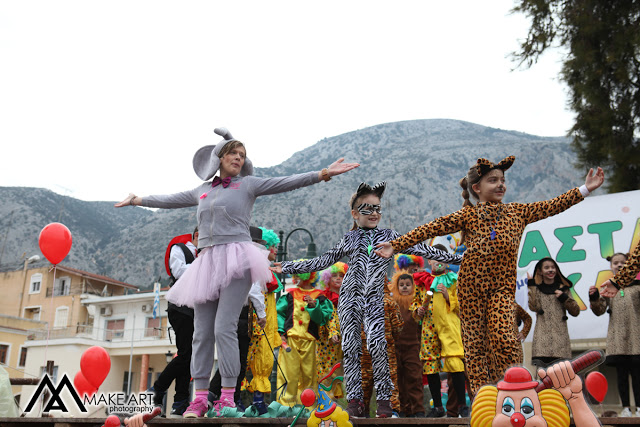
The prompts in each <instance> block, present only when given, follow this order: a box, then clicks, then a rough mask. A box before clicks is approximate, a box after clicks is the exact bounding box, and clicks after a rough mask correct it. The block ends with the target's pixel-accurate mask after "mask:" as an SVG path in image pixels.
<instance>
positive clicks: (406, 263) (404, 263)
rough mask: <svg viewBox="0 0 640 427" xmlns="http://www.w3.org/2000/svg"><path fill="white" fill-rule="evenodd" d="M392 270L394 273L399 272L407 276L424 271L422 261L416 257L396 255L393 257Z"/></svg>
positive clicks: (419, 257)
mask: <svg viewBox="0 0 640 427" xmlns="http://www.w3.org/2000/svg"><path fill="white" fill-rule="evenodd" d="M393 269H394V270H395V272H396V273H397V272H399V271H404V272H406V273H409V274H413V273H417V272H418V271H422V269H424V259H423V258H422V257H421V256H418V255H409V254H396V255H394V256H393Z"/></svg>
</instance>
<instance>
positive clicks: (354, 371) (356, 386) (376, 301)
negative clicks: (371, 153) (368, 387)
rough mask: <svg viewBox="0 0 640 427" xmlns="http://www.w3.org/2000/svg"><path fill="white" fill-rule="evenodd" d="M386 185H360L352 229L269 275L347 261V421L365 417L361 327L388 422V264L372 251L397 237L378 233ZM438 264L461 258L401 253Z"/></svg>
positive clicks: (343, 324) (422, 251) (422, 250)
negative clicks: (326, 246)
mask: <svg viewBox="0 0 640 427" xmlns="http://www.w3.org/2000/svg"><path fill="white" fill-rule="evenodd" d="M385 187H386V183H384V182H382V183H380V184H377V185H376V186H374V187H371V186H369V185H367V184H365V183H362V184H360V186H359V187H358V190H357V191H356V193H355V194H354V195H353V196H352V197H351V201H350V205H349V206H350V207H351V216H352V217H353V219H354V226H353V228H352V229H351V231H349V232H347V233H346V234H345V235H344V236H343V237H342V240H340V242H339V243H338V244H337V245H336V246H334V247H333V248H332V249H330V250H329V251H328V252H326V253H324V254H323V255H321V256H319V257H317V258H314V259H311V260H308V261H303V262H287V261H285V262H283V263H282V264H281V265H278V264H277V263H276V267H274V271H276V272H284V273H304V272H310V271H319V270H323V269H325V268H327V267H329V266H330V265H332V264H334V263H336V262H337V261H338V260H340V259H341V258H343V257H349V270H348V271H347V274H346V275H345V277H344V281H343V282H342V287H341V288H340V305H338V318H339V321H340V331H341V334H342V352H343V354H344V357H343V366H344V379H345V383H344V385H345V389H346V393H347V400H348V401H349V406H348V408H347V412H348V413H349V415H350V416H351V417H363V416H364V402H363V398H364V395H363V390H362V376H361V372H360V358H361V357H362V338H361V336H360V329H361V327H362V325H363V323H364V329H365V333H366V336H367V347H368V349H369V352H370V353H371V358H372V360H373V379H374V385H375V389H376V398H377V403H378V409H377V415H378V417H385V418H388V417H391V415H392V410H391V403H390V401H389V399H390V398H391V391H392V389H393V383H392V382H391V378H390V374H389V361H388V358H387V342H386V339H385V335H384V301H383V297H384V292H383V289H384V284H385V281H386V271H387V267H388V266H389V263H390V261H391V260H389V259H385V258H382V257H379V256H378V255H376V253H375V252H374V250H373V248H374V247H375V246H376V245H377V244H378V243H382V242H385V241H387V240H389V239H394V238H396V237H397V236H399V234H398V233H397V232H396V231H394V230H390V229H380V228H378V224H379V222H380V218H381V208H380V199H381V197H382V194H383V193H384V190H385ZM403 252H405V253H411V254H416V255H421V256H424V257H426V258H433V259H437V260H439V261H442V262H446V263H453V264H459V263H460V262H461V260H462V257H461V256H460V255H450V254H448V253H446V252H442V251H438V250H436V249H432V248H431V247H430V246H427V245H423V244H419V245H416V246H414V247H412V248H410V249H408V250H405V251H403Z"/></svg>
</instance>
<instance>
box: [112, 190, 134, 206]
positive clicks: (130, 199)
mask: <svg viewBox="0 0 640 427" xmlns="http://www.w3.org/2000/svg"><path fill="white" fill-rule="evenodd" d="M139 204H140V201H139V200H138V196H136V195H135V194H133V193H129V195H128V196H127V198H126V199H124V200H123V201H121V202H120V203H116V204H115V205H113V206H114V207H116V208H121V207H123V206H138V205H139Z"/></svg>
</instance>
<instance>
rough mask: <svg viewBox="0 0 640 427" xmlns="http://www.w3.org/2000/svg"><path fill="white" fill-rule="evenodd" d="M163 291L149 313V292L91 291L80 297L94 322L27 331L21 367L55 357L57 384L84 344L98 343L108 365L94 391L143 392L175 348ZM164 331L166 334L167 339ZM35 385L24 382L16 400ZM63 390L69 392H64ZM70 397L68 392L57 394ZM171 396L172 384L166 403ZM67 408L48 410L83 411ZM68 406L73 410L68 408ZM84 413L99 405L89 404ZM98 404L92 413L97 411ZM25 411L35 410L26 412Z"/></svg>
mask: <svg viewBox="0 0 640 427" xmlns="http://www.w3.org/2000/svg"><path fill="white" fill-rule="evenodd" d="M165 293H166V292H160V304H159V309H158V310H157V311H156V314H157V316H156V318H155V319H154V317H153V305H154V293H152V292H148V293H139V294H133V295H122V296H113V297H90V298H87V299H83V300H82V304H83V305H84V306H86V308H87V311H88V312H89V315H91V316H93V318H94V322H93V326H91V327H87V328H85V329H82V330H78V329H77V328H75V327H74V328H67V329H55V330H52V331H51V335H50V336H49V338H48V339H47V332H46V330H31V331H29V339H28V340H27V342H26V343H25V346H26V347H28V349H29V350H28V351H29V357H28V359H27V363H26V366H25V372H31V373H34V372H37V373H38V374H40V375H42V373H44V370H45V368H44V367H45V366H46V361H47V360H53V361H54V373H53V376H54V378H53V382H54V384H58V382H59V381H60V379H61V378H62V375H63V374H65V373H66V374H67V376H68V377H69V379H70V380H71V381H72V382H73V378H74V376H75V375H76V373H77V372H79V371H80V358H81V356H82V353H83V352H84V351H85V350H86V349H87V348H89V347H92V346H100V347H103V348H104V349H105V350H106V351H107V352H108V353H109V355H110V357H111V369H110V371H109V374H108V376H107V378H106V379H105V381H104V383H103V384H102V385H101V386H100V388H99V390H98V393H117V392H129V391H130V392H131V393H138V392H144V391H145V390H147V389H148V388H149V387H151V386H152V385H153V382H154V381H155V380H156V378H157V377H158V375H160V373H161V372H162V370H163V369H164V368H165V366H166V365H167V363H168V360H171V359H170V358H171V357H173V355H174V354H175V352H176V346H175V334H174V332H173V330H172V329H169V330H168V328H170V325H169V323H168V322H167V312H166V309H167V301H166V300H165V299H164V294H165ZM169 336H170V337H171V338H170V339H169ZM35 391H36V386H24V387H23V390H22V399H21V402H20V406H21V408H22V410H24V409H25V408H26V406H27V403H28V402H29V401H30V400H31V397H32V395H33V394H34V392H35ZM67 394H68V393H67ZM62 399H64V401H65V402H69V403H72V402H73V398H72V397H71V396H70V395H67V396H65V393H64V392H63V394H62ZM172 401H173V387H172V388H171V389H170V390H169V392H168V393H167V405H168V406H170V405H171V404H172ZM68 406H70V412H71V414H63V413H61V412H60V411H52V414H53V415H54V416H58V415H59V416H69V415H73V416H84V417H86V416H87V414H82V413H81V412H80V411H79V410H76V409H75V405H73V404H71V405H68ZM72 409H73V410H72ZM88 409H89V413H91V412H93V411H96V410H98V408H96V407H90V408H88ZM103 414H104V411H101V410H98V412H97V413H96V414H95V416H102V415H103ZM30 415H34V416H35V415H37V414H35V413H33V411H32V413H30Z"/></svg>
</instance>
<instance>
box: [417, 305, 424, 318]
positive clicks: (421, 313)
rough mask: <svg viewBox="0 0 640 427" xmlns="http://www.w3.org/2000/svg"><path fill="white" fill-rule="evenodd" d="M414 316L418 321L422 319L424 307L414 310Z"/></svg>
mask: <svg viewBox="0 0 640 427" xmlns="http://www.w3.org/2000/svg"><path fill="white" fill-rule="evenodd" d="M416 316H418V317H419V318H420V319H422V318H423V317H424V307H418V308H417V309H416Z"/></svg>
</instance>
